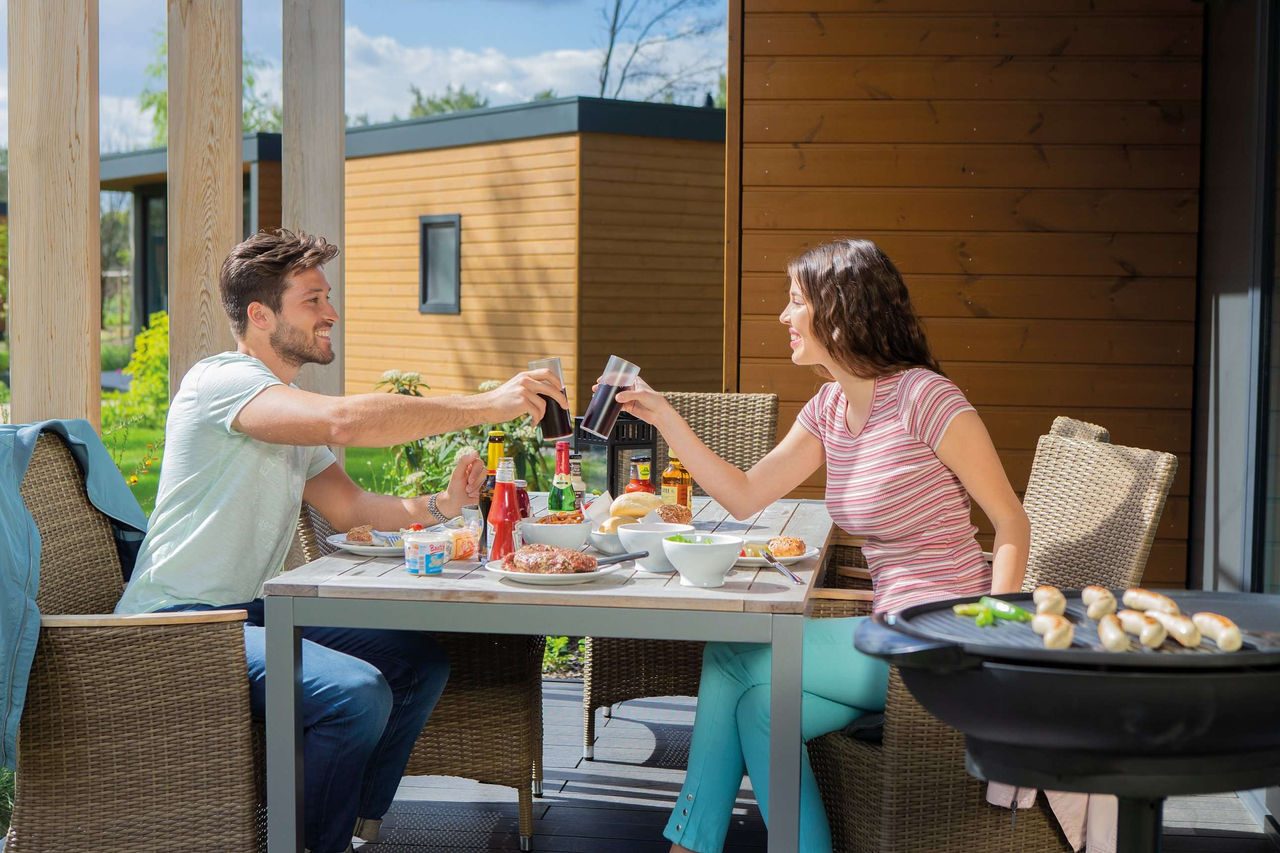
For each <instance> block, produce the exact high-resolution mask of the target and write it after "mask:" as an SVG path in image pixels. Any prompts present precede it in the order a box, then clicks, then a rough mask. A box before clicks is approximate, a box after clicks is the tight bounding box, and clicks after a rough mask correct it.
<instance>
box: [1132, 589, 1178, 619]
mask: <svg viewBox="0 0 1280 853" xmlns="http://www.w3.org/2000/svg"><path fill="white" fill-rule="evenodd" d="M1123 600H1124V606H1125V607H1129V608H1132V609H1133V610H1159V611H1160V612H1161V613H1172V614H1173V615H1174V616H1177V615H1178V614H1179V613H1181V612H1182V611H1181V610H1179V609H1178V603H1177V602H1176V601H1174V600H1173V599H1172V598H1170V597H1169V596H1167V595H1161V594H1160V593H1158V592H1152V591H1151V590H1149V589H1142V588H1141V587H1134V588H1133V589H1128V590H1125V593H1124V599H1123Z"/></svg>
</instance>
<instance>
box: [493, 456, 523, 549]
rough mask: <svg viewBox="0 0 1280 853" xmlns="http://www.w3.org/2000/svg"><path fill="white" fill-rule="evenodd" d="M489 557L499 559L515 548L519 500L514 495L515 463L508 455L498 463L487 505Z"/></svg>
mask: <svg viewBox="0 0 1280 853" xmlns="http://www.w3.org/2000/svg"><path fill="white" fill-rule="evenodd" d="M488 522H489V523H488V531H489V559H490V560H501V559H502V558H503V557H505V556H507V555H508V554H510V553H511V552H512V551H514V550H515V531H516V524H518V523H519V522H520V500H519V498H518V497H517V495H516V463H515V460H514V459H511V458H510V457H507V458H504V459H503V460H502V461H501V462H499V463H498V475H497V479H496V481H495V483H494V488H493V504H492V505H491V506H490V507H489V518H488Z"/></svg>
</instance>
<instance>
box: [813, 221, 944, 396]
mask: <svg viewBox="0 0 1280 853" xmlns="http://www.w3.org/2000/svg"><path fill="white" fill-rule="evenodd" d="M787 272H788V273H789V274H790V275H791V277H792V278H794V279H795V280H796V282H797V283H798V284H799V285H800V291H801V292H802V293H803V294H804V298H805V301H806V302H808V303H809V309H810V313H811V315H812V317H813V334H814V337H816V338H817V339H818V342H819V343H820V344H822V346H823V347H825V348H826V350H827V352H829V353H831V355H832V356H833V357H834V358H835V360H836V361H837V362H839V364H840V365H841V366H842V367H844V368H845V369H846V370H848V371H849V372H851V373H853V374H854V375H855V376H860V377H862V378H864V379H870V378H873V377H876V376H884V375H886V374H889V373H896V372H898V371H900V370H906V369H907V368H911V367H927V368H928V369H929V370H932V371H934V372H935V373H942V369H941V368H940V367H938V362H937V360H936V359H935V358H934V357H933V353H932V352H930V351H929V342H928V341H927V340H926V339H925V336H924V329H923V328H922V327H921V325H920V318H919V317H917V316H916V312H915V309H914V308H913V307H912V305H911V297H910V296H909V295H908V294H907V285H906V284H905V283H904V282H903V280H902V274H901V273H899V272H898V268H897V267H896V266H894V265H893V261H891V260H889V256H888V255H886V254H885V253H884V252H882V251H881V250H880V247H879V246H877V245H876V244H875V243H873V242H871V241H870V240H852V239H849V240H836V241H835V242H832V243H825V244H823V245H821V246H815V247H814V248H812V249H810V250H809V251H807V252H805V253H804V254H803V255H800V256H799V257H797V258H795V259H794V260H792V261H791V263H789V264H787ZM819 372H820V373H823V374H825V373H826V371H825V370H819ZM826 378H828V379H830V378H831V377H830V376H827V377H826Z"/></svg>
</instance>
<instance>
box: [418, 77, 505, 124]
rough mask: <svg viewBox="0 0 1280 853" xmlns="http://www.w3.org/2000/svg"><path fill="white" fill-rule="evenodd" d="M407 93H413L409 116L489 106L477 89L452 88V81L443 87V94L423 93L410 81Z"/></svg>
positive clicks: (486, 99)
mask: <svg viewBox="0 0 1280 853" xmlns="http://www.w3.org/2000/svg"><path fill="white" fill-rule="evenodd" d="M409 94H411V95H413V103H412V104H410V106H409V118H422V117H423V116H436V115H441V114H443V113H456V112H461V111H462V110H482V109H484V108H485V107H487V106H489V99H488V98H486V97H484V96H482V95H481V94H480V92H479V91H475V92H473V91H471V90H470V89H468V88H467V87H466V86H459V87H458V88H457V89H454V88H453V84H452V83H450V84H448V85H447V86H445V87H444V94H443V95H435V94H432V95H424V94H423V93H422V90H421V89H419V88H418V87H417V86H415V85H413V84H412V83H410V84H409Z"/></svg>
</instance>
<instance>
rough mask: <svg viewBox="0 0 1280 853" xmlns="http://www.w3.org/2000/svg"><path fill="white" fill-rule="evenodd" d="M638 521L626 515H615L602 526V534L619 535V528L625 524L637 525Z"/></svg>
mask: <svg viewBox="0 0 1280 853" xmlns="http://www.w3.org/2000/svg"><path fill="white" fill-rule="evenodd" d="M635 523H636V520H635V519H634V518H631V517H630V516H626V515H615V516H612V517H610V518H609V520H608V521H606V522H605V523H604V524H602V525H600V532H601V533H617V532H618V528H619V527H621V526H622V525H624V524H635Z"/></svg>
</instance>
